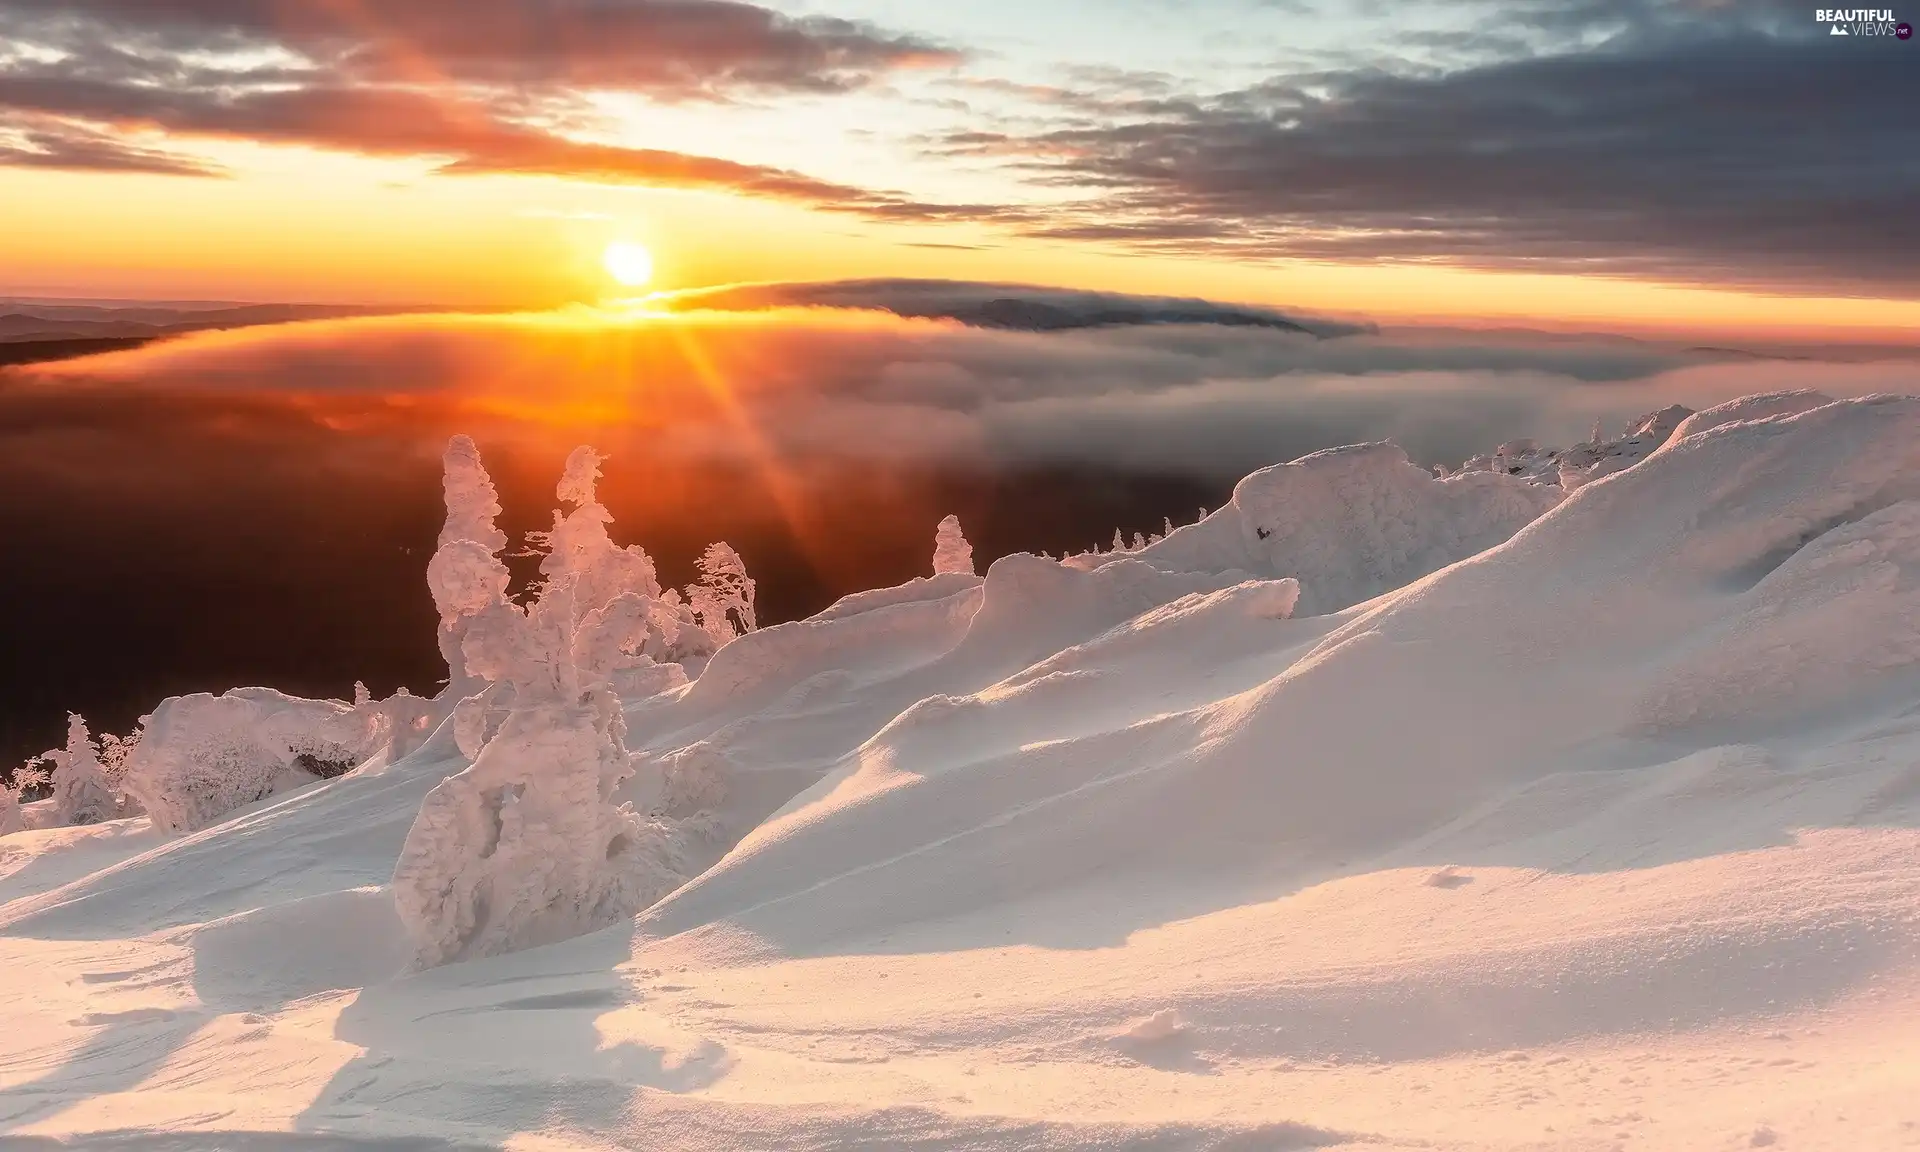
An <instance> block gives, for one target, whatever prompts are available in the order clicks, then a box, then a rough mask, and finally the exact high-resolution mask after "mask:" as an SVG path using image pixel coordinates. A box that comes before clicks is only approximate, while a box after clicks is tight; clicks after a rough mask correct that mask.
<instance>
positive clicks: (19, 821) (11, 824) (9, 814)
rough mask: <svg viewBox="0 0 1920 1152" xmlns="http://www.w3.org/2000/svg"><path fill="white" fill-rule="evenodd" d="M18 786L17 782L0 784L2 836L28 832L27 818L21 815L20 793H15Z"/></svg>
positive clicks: (0, 834)
mask: <svg viewBox="0 0 1920 1152" xmlns="http://www.w3.org/2000/svg"><path fill="white" fill-rule="evenodd" d="M18 786H19V785H18V782H17V781H16V782H15V783H13V784H0V836H11V835H13V834H14V833H15V832H24V831H26V827H27V821H26V817H25V816H23V815H21V813H20V793H18V792H16V791H14V789H15V788H17V787H18Z"/></svg>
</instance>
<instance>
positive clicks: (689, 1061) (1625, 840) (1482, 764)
mask: <svg viewBox="0 0 1920 1152" xmlns="http://www.w3.org/2000/svg"><path fill="white" fill-rule="evenodd" d="M1809 404H1813V405H1814V406H1813V407H1812V408H1811V410H1803V409H1806V408H1807V407H1808V405H1809ZM1676 419H1678V418H1676ZM1630 432H1631V430H1630ZM1668 432H1677V434H1676V435H1674V436H1673V437H1672V438H1671V439H1669V440H1665V441H1663V442H1662V443H1658V444H1654V445H1652V446H1651V447H1648V448H1647V451H1646V452H1639V451H1638V449H1635V448H1633V447H1632V446H1630V445H1629V446H1627V447H1621V445H1623V444H1625V441H1624V440H1623V441H1619V442H1614V443H1613V444H1611V445H1608V446H1605V447H1606V450H1602V451H1595V452H1591V453H1588V454H1586V455H1590V456H1591V457H1592V458H1591V459H1588V458H1586V455H1583V456H1582V457H1580V458H1579V459H1577V460H1576V461H1575V462H1574V463H1573V464H1571V465H1568V464H1566V463H1564V462H1560V463H1556V464H1555V466H1554V467H1555V468H1557V469H1558V470H1559V472H1560V474H1561V475H1574V474H1577V475H1578V480H1577V481H1575V482H1571V483H1565V484H1559V483H1548V482H1545V481H1547V480H1549V479H1551V478H1552V477H1551V475H1550V474H1551V472H1552V469H1549V468H1547V467H1546V466H1545V465H1544V464H1541V463H1540V460H1543V459H1544V457H1539V456H1537V455H1536V454H1535V453H1533V451H1532V450H1530V449H1524V448H1515V449H1514V451H1513V452H1511V453H1509V454H1508V456H1506V457H1502V460H1503V461H1504V460H1507V459H1512V460H1515V461H1520V460H1522V459H1524V460H1525V461H1527V463H1525V464H1521V465H1519V466H1520V467H1522V472H1520V473H1513V472H1511V471H1509V467H1508V466H1502V467H1499V468H1494V467H1491V466H1485V467H1478V468H1475V469H1474V470H1473V471H1471V472H1468V473H1465V474H1463V475H1460V476H1456V477H1453V478H1449V479H1446V480H1441V479H1436V478H1434V477H1432V476H1430V475H1427V474H1425V473H1423V472H1421V471H1420V470H1419V469H1417V468H1414V467H1413V466H1411V465H1409V464H1407V463H1406V461H1405V459H1404V457H1402V456H1400V455H1398V454H1397V453H1395V452H1394V451H1393V450H1391V449H1388V448H1382V447H1371V448H1362V449H1346V450H1341V451H1338V452H1334V453H1323V454H1318V455H1316V456H1315V457H1309V458H1307V459H1306V460H1303V461H1300V462H1297V463H1295V464H1290V465H1284V466H1281V467H1278V468H1274V469H1268V470H1266V471H1265V472H1263V473H1260V474H1257V475H1256V476H1255V477H1250V478H1249V479H1248V481H1246V482H1244V483H1243V484H1242V485H1241V487H1240V489H1239V490H1238V491H1237V492H1236V494H1235V499H1234V503H1233V504H1232V505H1230V506H1229V507H1228V508H1226V509H1222V510H1221V511H1220V512H1217V513H1215V514H1214V515H1213V516H1212V517H1210V518H1209V519H1208V520H1206V521H1204V522H1202V523H1201V524H1199V525H1195V526H1190V527H1188V528H1186V529H1182V530H1181V531H1179V532H1176V533H1174V534H1173V535H1172V536H1170V537H1169V538H1168V539H1167V540H1165V541H1162V542H1160V543H1158V544H1154V545H1152V546H1150V547H1148V548H1147V549H1145V550H1143V551H1138V552H1132V553H1126V554H1120V555H1112V556H1100V557H1077V558H1075V559H1074V560H1073V561H1071V562H1070V563H1068V564H1061V563H1058V562H1054V561H1048V560H1042V559H1038V558H1034V557H1024V556H1015V557H1007V558H1003V559H1001V560H999V561H997V562H995V563H994V564H993V565H991V567H990V568H989V569H988V571H987V573H986V575H985V577H984V578H980V577H974V576H970V575H967V574H966V573H965V572H964V571H948V572H946V573H945V574H943V575H940V576H937V577H933V578H931V579H927V580H924V581H920V582H916V583H914V584H911V585H908V586H906V587H904V588H901V589H895V590H889V591H885V592H876V593H868V594H863V595H862V596H860V597H854V598H849V600H848V601H843V602H842V604H841V605H838V606H836V607H835V608H834V609H832V610H829V611H828V612H825V613H822V614H821V615H820V616H818V617H815V618H814V619H812V620H807V621H801V622H797V623H793V624H785V625H780V626H777V627H773V628H768V629H765V630H762V631H760V632H756V633H751V634H749V635H748V636H746V637H744V638H742V639H739V640H735V641H733V642H732V643H730V644H727V645H725V646H724V647H722V648H721V649H720V650H719V651H718V652H717V653H716V654H715V655H714V656H713V658H712V661H711V663H710V664H707V666H706V667H705V669H704V671H703V672H701V674H700V675H699V677H698V678H697V679H695V680H694V681H693V682H692V683H691V684H688V685H685V686H682V687H677V688H672V689H670V690H669V691H667V692H665V693H663V694H661V695H658V696H654V697H652V698H647V699H638V698H636V699H629V700H628V701H627V703H626V707H625V726H626V746H627V747H628V748H630V749H635V750H638V751H640V752H642V753H643V755H644V757H646V758H647V759H648V762H649V763H652V764H655V765H657V766H658V767H659V772H658V773H657V774H656V775H658V776H662V777H664V778H665V779H668V780H671V781H675V782H677V787H678V789H679V794H680V795H681V796H682V798H683V800H684V802H685V803H686V804H688V805H689V806H693V807H699V808H700V810H701V811H703V812H705V813H706V814H707V815H706V819H705V822H704V823H703V824H702V825H701V826H700V831H701V835H702V837H704V839H701V838H698V837H696V838H694V840H692V841H689V843H688V845H684V846H683V847H685V848H686V851H687V852H689V853H693V854H699V853H702V852H703V853H704V854H705V858H704V859H699V860H696V861H692V864H693V865H694V866H695V867H697V868H698V869H700V870H699V872H698V875H697V876H696V878H695V879H693V880H692V881H691V882H689V883H687V884H685V885H684V886H683V887H680V888H679V889H678V890H676V891H674V892H673V893H672V894H671V895H669V896H667V897H666V898H665V899H664V900H662V901H660V902H659V903H658V904H655V905H654V906H653V907H651V908H650V909H649V910H647V911H646V912H644V913H642V914H641V915H639V916H638V917H637V918H636V919H634V920H632V921H631V922H622V923H620V924H619V925H617V926H616V927H614V928H612V929H608V930H603V931H600V932H597V933H593V934H590V935H587V936H583V937H578V938H575V939H571V940H566V941H563V942H561V943H558V944H553V945H549V946H546V947H539V948H533V949H531V950H525V951H519V952H514V953H512V954H509V955H505V956H497V957H493V958H489V959H483V960H473V961H466V962H458V963H450V964H446V965H443V966H441V967H437V968H432V969H429V970H425V971H422V972H418V973H416V974H412V975H406V974H404V973H405V972H406V970H407V969H408V967H409V965H410V964H411V963H413V962H414V961H415V960H416V959H417V957H416V956H415V949H414V946H413V944H412V943H411V942H410V941H409V940H408V938H407V936H406V933H405V930H404V928H403V925H402V923H401V920H400V918H399V917H398V916H397V915H396V913H395V910H394V908H395V904H394V900H393V896H392V894H391V892H390V891H389V890H388V888H387V885H388V884H389V882H390V880H391V878H392V876H393V874H394V869H395V865H396V861H397V860H398V859H399V857H400V853H401V850H402V846H403V844H404V843H405V842H406V840H407V837H408V832H409V829H410V827H412V826H413V824H414V820H415V817H416V814H417V813H418V812H419V811H420V808H421V803H422V800H423V798H424V797H425V796H426V794H427V793H428V791H429V790H430V789H432V788H433V787H434V786H435V785H437V784H439V783H440V782H441V781H442V780H443V779H445V778H447V777H448V776H450V775H451V774H453V773H456V772H459V771H461V770H463V769H465V768H466V767H467V763H468V761H467V759H466V758H465V756H463V755H462V754H461V753H460V752H459V743H458V741H457V740H456V739H455V738H454V737H453V735H452V734H451V733H443V734H441V735H437V736H434V737H433V738H430V739H427V740H426V741H425V743H424V744H422V745H421V746H420V747H419V748H418V749H417V750H415V751H412V752H411V753H410V754H407V755H405V756H403V757H401V758H400V759H399V760H398V761H397V762H393V763H388V762H387V761H386V760H385V759H384V758H383V757H381V756H376V757H375V758H374V759H373V760H372V761H371V762H370V763H368V764H367V765H366V766H365V767H363V768H361V769H359V770H358V771H356V772H353V773H351V774H349V775H346V776H343V777H341V778H338V779H335V780H331V781H327V782H324V783H319V784H313V785H308V786H305V787H302V788H300V789H298V790H296V791H293V792H291V793H285V794H281V795H278V796H275V797H273V798H271V799H269V800H267V801H265V802H263V803H262V804H259V805H256V806H254V807H252V808H249V809H244V810H242V811H240V812H238V813H236V814H234V815H232V816H230V817H229V818H227V819H226V820H224V821H222V822H219V823H216V824H213V825H211V826H209V827H206V828H203V829H201V830H199V831H196V832H192V833H190V834H187V835H183V836H179V837H177V838H172V839H167V838H164V837H163V836H162V834H161V833H159V832H156V831H151V830H149V828H148V826H147V821H146V818H144V817H143V818H139V819H135V820H131V821H127V820H120V821H110V822H108V823H105V824H100V825H95V826H90V827H80V828H60V829H41V830H34V831H25V832H20V833H16V834H14V835H12V836H7V837H5V838H4V839H0V873H4V876H3V878H0V896H3V897H5V898H7V899H9V900H10V903H7V904H6V905H5V906H4V907H3V908H0V963H4V965H5V970H6V971H7V972H8V973H10V978H9V979H8V980H7V981H6V982H5V984H4V991H3V992H0V996H4V1005H3V1006H0V1013H4V1016H3V1018H4V1021H5V1024H6V1027H5V1029H4V1032H0V1139H4V1140H5V1141H10V1143H9V1144H8V1146H10V1147H11V1146H18V1147H22V1148H33V1147H39V1146H42V1142H44V1145H45V1146H54V1145H57V1144H59V1143H61V1142H70V1143H73V1144H77V1145H92V1144H96V1143H97V1144H100V1145H102V1146H111V1147H132V1148H154V1149H159V1148H165V1149H175V1148H179V1149H185V1148H213V1147H219V1148H233V1149H242V1150H248V1149H306V1148H314V1149H319V1148H326V1149H342V1148H414V1147H421V1148H434V1147H468V1146H474V1147H502V1146H510V1147H513V1148H526V1149H542V1148H553V1149H561V1148H569V1149H570V1148H602V1147H624V1148H663V1149H677V1148H686V1149H714V1148H725V1149H734V1148H738V1149H749V1148H755V1149H758V1148H780V1149H809V1148H820V1149H827V1148H843V1147H864V1148H954V1149H959V1148H982V1147H1007V1148H1136V1149H1171V1148H1220V1149H1235V1150H1242V1149H1245V1150H1252V1149H1288V1148H1315V1147H1329V1148H1376V1147H1383V1148H1442V1149H1455V1148H1459V1149H1541V1148H1554V1149H1560V1148H1564V1149H1583V1150H1584V1149H1595V1150H1598V1149H1611V1148H1616V1147H1620V1148H1628V1149H1632V1148H1647V1149H1694V1148H1704V1149H1735V1148H1750V1147H1768V1146H1776V1147H1780V1148H1790V1149H1796V1150H1797V1149H1816V1148H1825V1149H1847V1150H1856V1149H1894V1148H1901V1147H1920V1104H1917V1103H1916V1101H1920V992H1917V991H1916V987H1917V986H1916V983H1915V979H1914V977H1915V976H1916V974H1917V973H1916V961H1917V960H1920V949H1917V948H1916V944H1917V943H1920V924H1917V923H1916V917H1917V916H1920V833H1917V832H1916V830H1915V829H1916V827H1920V400H1916V399H1910V398H1873V399H1867V400H1861V401H1846V402H1841V403H1835V404H1824V405H1821V404H1818V403H1817V401H1806V400H1800V401H1795V400H1792V399H1787V400H1782V399H1781V398H1779V397H1774V398H1770V399H1768V400H1766V401H1763V402H1756V403H1752V404H1748V405H1746V406H1745V407H1732V406H1730V408H1729V410H1728V411H1725V412H1719V413H1702V414H1698V415H1696V416H1689V417H1685V418H1684V419H1679V420H1678V427H1677V429H1676V428H1673V427H1662V428H1650V429H1649V430H1648V431H1647V432H1646V433H1645V435H1649V436H1653V437H1654V438H1656V439H1658V438H1659V437H1664V436H1666V434H1667V433H1668ZM1628 439H1631V436H1629V437H1628ZM1588 447H1594V446H1588ZM1616 448H1617V449H1618V451H1613V450H1612V449H1616ZM1608 460H1613V461H1616V463H1613V464H1609V463H1606V461H1608ZM1569 469H1571V471H1569ZM1590 473H1591V474H1590ZM1509 537H1510V538H1509ZM1502 541H1504V543H1503V542H1502ZM1456 561H1458V562H1456ZM956 567H957V565H956ZM1296 580H1297V581H1298V582H1297V583H1295V581H1296ZM1314 613H1332V614H1314ZM452 722H453V721H452V719H451V718H449V720H448V721H447V723H448V724H449V725H451V724H452ZM689 782H691V783H689ZM664 802H665V801H662V803H664ZM667 815H668V816H672V815H673V814H672V813H667ZM696 841H697V842H696ZM130 854H131V855H130Z"/></svg>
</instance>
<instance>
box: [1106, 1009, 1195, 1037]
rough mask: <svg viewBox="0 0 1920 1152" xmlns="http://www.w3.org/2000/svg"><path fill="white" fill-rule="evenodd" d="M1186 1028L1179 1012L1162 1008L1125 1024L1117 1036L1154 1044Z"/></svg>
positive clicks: (1178, 1033) (1176, 1034) (1185, 1023)
mask: <svg viewBox="0 0 1920 1152" xmlns="http://www.w3.org/2000/svg"><path fill="white" fill-rule="evenodd" d="M1186 1030H1187V1022H1186V1021H1185V1020H1183V1019H1182V1018H1181V1016H1180V1013H1179V1012H1178V1011H1177V1010H1175V1009H1172V1008H1162V1009H1161V1010H1160V1011H1158V1012H1155V1013H1154V1014H1153V1015H1151V1016H1149V1017H1147V1018H1146V1019H1144V1020H1139V1021H1136V1022H1134V1023H1133V1024H1130V1025H1128V1026H1127V1028H1126V1029H1125V1030H1124V1031H1122V1032H1121V1033H1120V1035H1119V1036H1118V1037H1117V1038H1118V1039H1121V1040H1132V1041H1136V1042H1138V1043H1142V1044H1154V1043H1158V1042H1159V1041H1162V1040H1171V1039H1173V1038H1174V1037H1175V1036H1178V1035H1180V1034H1181V1033H1182V1032H1185V1031H1186Z"/></svg>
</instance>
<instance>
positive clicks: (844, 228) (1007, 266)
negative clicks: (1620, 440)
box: [0, 143, 1920, 343]
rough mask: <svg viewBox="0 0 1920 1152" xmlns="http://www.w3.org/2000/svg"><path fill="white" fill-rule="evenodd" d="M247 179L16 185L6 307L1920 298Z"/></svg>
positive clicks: (1689, 302)
mask: <svg viewBox="0 0 1920 1152" xmlns="http://www.w3.org/2000/svg"><path fill="white" fill-rule="evenodd" d="M197 151H198V153H199V154H201V155H204V156H206V157H208V158H209V159H211V160H213V161H215V162H217V163H219V164H221V165H223V166H225V167H226V168H227V169H229V170H230V171H232V172H233V173H234V175H233V176H232V177H231V178H197V177H181V176H169V175H146V174H124V173H114V174H99V173H75V172H60V171H48V170H36V169H16V168H4V167H0V204H4V205H5V207H6V217H7V226H6V227H5V228H4V229H0V293H3V294H13V295H47V296H75V297H112V298H162V299H209V300H260V301H297V302H341V303H381V304H386V303H394V304H400V303H405V304H419V303H426V304H444V305H474V306H500V305H507V306H516V307H544V306H547V305H550V304H553V303H556V302H560V301H566V300H578V299H597V298H601V297H604V296H605V295H607V294H608V293H610V292H613V291H615V290H616V286H615V285H613V284H612V283H611V282H610V280H609V278H608V277H607V275H606V273H605V271H604V269H603V268H602V266H601V262H600V256H601V253H602V252H603V251H604V249H605V247H606V245H607V244H608V243H610V242H613V241H616V240H629V241H635V242H639V243H641V244H643V245H645V246H646V247H647V248H649V249H650V250H651V251H652V252H653V253H654V256H655V259H656V262H657V274H656V282H655V286H656V287H658V288H684V287H698V286H703V285H709V284H718V283H729V282H740V281H764V280H825V279H840V278H850V277H891V276H910V277H938V278H954V279H974V280H1005V281H1016V282H1024V283H1035V284H1048V285H1061V286H1071V287H1094V288H1101V289H1107V290H1114V291H1124V292H1141V293H1164V294H1177V295H1194V296H1204V297H1208V298H1212V299H1216V300H1228V301H1245V302H1254V303H1266V304H1275V305H1282V306H1291V307H1295V308H1299V309H1303V310H1308V311H1317V312H1322V313H1328V314H1336V315H1355V316H1361V317H1365V318H1369V319H1373V320H1376V321H1380V322H1383V323H1404V322H1420V321H1429V322H1437V323H1446V324H1462V323H1466V324H1481V323H1484V324H1525V325H1530V326H1535V327H1545V328H1579V329H1604V330H1611V331H1620V332H1635V333H1649V334H1659V333H1669V334H1681V335H1687V336H1693V337H1715V338H1722V337H1724V338H1729V339H1756V338H1762V337H1764V338H1768V339H1774V340H1809V341H1845V342H1873V343H1881V342H1890V343H1914V342H1920V301H1913V300H1884V299H1872V298H1838V297H1807V296H1795V295H1766V294H1757V293H1748V292H1735V291H1726V290H1718V289H1712V288H1703V287H1683V286H1667V285H1656V284H1648V283H1643V282H1635V281H1630V280H1624V279H1617V278H1602V277H1583V276H1567V275H1528V274H1517V273H1499V272H1483V271H1470V270H1463V269H1457V268H1449V267H1446V266H1442V265H1438V264H1435V265H1425V266H1415V265H1389V264H1369V265H1331V264H1315V263H1306V262H1279V261H1255V260H1245V259H1236V258H1231V257H1220V258H1214V259H1202V258H1194V257H1188V258H1175V257H1164V256H1155V255H1141V254H1137V253H1129V252H1125V251H1122V250H1118V249H1115V248H1111V247H1103V246H1100V245H1096V244H1092V243H1086V242H1067V241H1046V240H1036V239H1028V238H1022V237H1017V236H1011V235H1007V234H1004V233H998V232H995V231H993V230H992V229H990V228H988V227H985V226H980V225H930V224H915V225H901V224H881V223H874V222H870V221H867V220H863V219H860V218H858V217H855V216H850V215H842V214H836V213H830V212H823V211H819V210H815V209H810V208H806V207H802V206H798V205H793V204H787V203H780V202H775V201H770V200H763V199H755V198H751V197H747V196H742V195H736V194H729V193H723V192H709V191H684V190H662V189H650V188H637V187H631V186H626V187H610V186H604V185H597V184H590V183H581V182H575V181H569V180H563V179H559V178H552V177H543V176H446V175H435V174H433V173H432V172H431V171H430V169H431V164H430V163H429V162H424V161H404V160H388V159H370V158H362V157H353V156H347V155H342V154H338V153H331V152H321V151H316V150H311V149H305V148H291V147H269V146H263V145H255V144H245V143H219V144H207V145H204V146H202V147H200V148H199V149H197Z"/></svg>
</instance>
